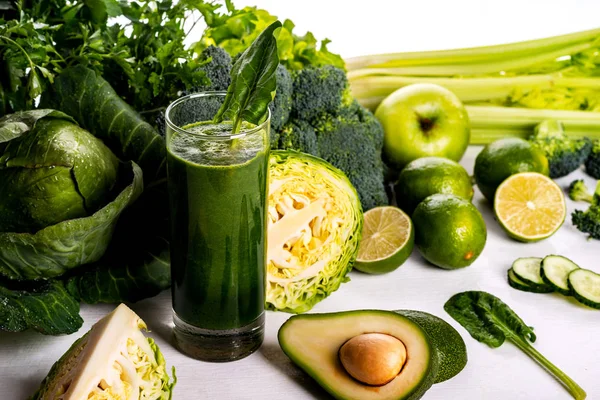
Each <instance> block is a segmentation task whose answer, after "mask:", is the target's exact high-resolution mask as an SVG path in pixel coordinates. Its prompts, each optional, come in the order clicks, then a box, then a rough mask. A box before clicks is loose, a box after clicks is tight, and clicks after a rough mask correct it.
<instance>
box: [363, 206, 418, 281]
mask: <svg viewBox="0 0 600 400" xmlns="http://www.w3.org/2000/svg"><path fill="white" fill-rule="evenodd" d="M364 219H365V221H364V224H363V231H362V239H361V241H360V245H359V247H358V256H357V258H356V263H355V264H354V267H355V268H356V269H357V270H359V271H362V272H365V273H367V274H384V273H386V272H391V271H393V270H395V269H396V268H398V267H399V266H401V265H402V264H404V262H405V261H406V260H407V259H408V257H409V256H410V253H411V252H412V249H413V246H414V241H415V230H414V228H413V224H412V221H411V220H410V218H409V217H408V215H406V214H405V213H404V211H402V210H400V209H399V208H396V207H390V206H386V207H376V208H373V209H371V210H369V211H367V212H366V213H365V214H364Z"/></svg>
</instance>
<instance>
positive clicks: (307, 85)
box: [292, 65, 353, 121]
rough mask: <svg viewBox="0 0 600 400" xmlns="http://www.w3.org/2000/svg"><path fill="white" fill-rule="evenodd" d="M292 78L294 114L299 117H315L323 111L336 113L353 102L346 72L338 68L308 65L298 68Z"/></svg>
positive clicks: (306, 118) (309, 119) (304, 118)
mask: <svg viewBox="0 0 600 400" xmlns="http://www.w3.org/2000/svg"><path fill="white" fill-rule="evenodd" d="M293 80H294V96H293V99H292V116H294V117H296V118H297V119H301V120H304V121H313V120H314V119H315V118H317V117H318V116H319V115H321V114H323V113H327V114H333V115H337V114H338V112H339V111H340V110H341V109H342V108H343V107H344V106H346V105H349V104H351V103H352V100H353V99H352V96H351V94H350V89H349V85H348V79H347V78H346V73H345V72H344V71H342V70H341V69H339V68H336V67H333V66H331V65H326V66H324V67H319V68H314V67H311V68H305V69H302V70H299V71H297V72H295V73H294V75H293Z"/></svg>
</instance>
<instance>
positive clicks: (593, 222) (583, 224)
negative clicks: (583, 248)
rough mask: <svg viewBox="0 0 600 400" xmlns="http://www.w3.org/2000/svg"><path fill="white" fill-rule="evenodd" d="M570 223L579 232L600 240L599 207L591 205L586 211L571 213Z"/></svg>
mask: <svg viewBox="0 0 600 400" xmlns="http://www.w3.org/2000/svg"><path fill="white" fill-rule="evenodd" d="M571 221H572V222H573V225H575V226H576V227H577V229H579V230H580V231H581V232H583V233H587V234H588V235H589V236H590V237H591V238H594V239H600V205H598V204H592V205H591V206H590V207H589V208H588V209H587V210H586V211H581V210H575V211H573V214H571Z"/></svg>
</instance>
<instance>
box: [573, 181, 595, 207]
mask: <svg viewBox="0 0 600 400" xmlns="http://www.w3.org/2000/svg"><path fill="white" fill-rule="evenodd" d="M569 197H570V198H571V200H573V201H587V202H588V203H591V202H592V199H593V198H594V196H593V195H592V194H591V193H590V191H589V189H588V187H587V186H586V184H585V182H584V181H583V179H577V180H575V181H573V182H571V184H570V185H569Z"/></svg>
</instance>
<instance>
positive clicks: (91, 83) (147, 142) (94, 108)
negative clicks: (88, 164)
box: [42, 65, 166, 186]
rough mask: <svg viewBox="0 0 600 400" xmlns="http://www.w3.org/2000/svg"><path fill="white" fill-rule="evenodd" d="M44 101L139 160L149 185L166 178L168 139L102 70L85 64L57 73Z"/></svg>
mask: <svg viewBox="0 0 600 400" xmlns="http://www.w3.org/2000/svg"><path fill="white" fill-rule="evenodd" d="M42 104H43V105H44V106H47V105H49V106H51V107H53V108H56V109H58V110H60V111H63V112H65V113H67V114H69V115H71V116H73V118H75V119H76V120H77V122H79V124H80V125H81V126H82V127H83V128H85V129H87V130H88V131H89V132H91V133H92V134H93V135H94V136H96V137H98V138H100V139H102V140H103V141H104V143H106V145H107V146H108V147H109V148H110V149H111V150H112V151H113V152H114V153H115V154H116V155H117V157H119V158H120V159H121V160H124V161H129V160H131V161H135V162H136V163H137V164H138V165H139V166H140V168H142V171H143V172H144V184H145V186H149V185H152V184H155V183H157V181H164V180H165V179H166V178H165V177H166V167H165V159H166V158H165V157H166V148H165V142H164V139H163V138H162V137H161V136H160V135H159V134H158V133H157V132H156V130H155V129H154V128H153V127H152V126H151V125H150V124H148V123H147V122H146V121H144V120H143V119H142V117H141V116H140V115H139V114H138V113H137V112H136V111H135V110H134V109H133V108H131V106H129V105H128V104H127V103H125V101H123V99H121V98H120V97H119V95H118V94H117V93H116V92H115V91H114V89H113V88H112V87H111V86H110V84H109V83H108V82H107V81H106V80H104V78H102V77H101V76H100V75H99V74H97V73H96V72H94V71H92V70H91V69H88V68H86V67H84V66H81V65H79V66H76V67H72V68H67V69H65V70H64V71H63V72H62V73H61V74H60V75H59V76H57V77H56V79H55V82H54V85H52V90H50V91H47V92H46V93H45V94H44V95H43V96H42Z"/></svg>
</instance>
